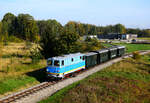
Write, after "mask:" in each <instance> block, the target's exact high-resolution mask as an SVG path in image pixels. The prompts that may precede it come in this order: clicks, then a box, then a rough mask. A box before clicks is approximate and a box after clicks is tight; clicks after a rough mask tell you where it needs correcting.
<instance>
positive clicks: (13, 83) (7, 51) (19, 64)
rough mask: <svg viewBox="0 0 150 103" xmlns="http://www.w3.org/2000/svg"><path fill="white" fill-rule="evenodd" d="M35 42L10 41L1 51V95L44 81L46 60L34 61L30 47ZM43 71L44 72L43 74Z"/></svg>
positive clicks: (33, 45)
mask: <svg viewBox="0 0 150 103" xmlns="http://www.w3.org/2000/svg"><path fill="white" fill-rule="evenodd" d="M35 46H36V45H35V44H26V43H9V44H7V45H3V47H2V46H1V51H0V97H1V96H3V95H7V94H9V93H11V92H15V91H18V90H21V89H24V88H27V87H30V86H32V85H35V84H38V83H40V82H42V81H43V80H44V79H45V78H44V72H43V71H42V70H44V69H42V68H44V67H45V66H46V61H45V60H42V59H41V60H40V62H39V63H32V60H31V58H30V57H29V55H30V54H29V53H30V52H29V51H30V48H33V47H35ZM42 73H43V74H42Z"/></svg>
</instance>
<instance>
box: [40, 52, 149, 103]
mask: <svg viewBox="0 0 150 103" xmlns="http://www.w3.org/2000/svg"><path fill="white" fill-rule="evenodd" d="M149 67H150V54H148V55H145V56H142V59H140V60H134V59H132V58H127V59H124V60H123V61H121V62H118V63H116V64H113V65H112V66H110V67H108V68H105V69H104V70H102V71H99V72H97V73H95V74H93V75H91V76H89V77H88V78H86V79H84V80H82V81H79V82H77V83H74V84H72V85H70V86H68V87H66V88H64V89H62V90H60V91H58V92H57V93H56V94H54V95H53V96H51V97H49V98H47V99H45V100H43V101H41V102H39V103H150V86H149V85H150V68H149Z"/></svg>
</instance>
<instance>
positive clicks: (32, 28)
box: [17, 14, 38, 41]
mask: <svg viewBox="0 0 150 103" xmlns="http://www.w3.org/2000/svg"><path fill="white" fill-rule="evenodd" d="M17 25H18V26H17V33H18V36H19V37H20V38H22V39H25V40H29V41H36V37H37V35H38V27H37V24H36V22H35V20H34V18H33V17H32V16H30V15H29V14H19V15H18V17H17Z"/></svg>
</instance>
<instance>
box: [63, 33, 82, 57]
mask: <svg viewBox="0 0 150 103" xmlns="http://www.w3.org/2000/svg"><path fill="white" fill-rule="evenodd" d="M79 37H80V36H79V34H77V33H76V32H72V31H66V30H65V31H64V32H63V34H62V35H60V42H61V43H60V44H61V45H60V46H61V47H60V48H61V53H62V54H67V53H74V52H75V51H76V48H77V40H78V39H79Z"/></svg>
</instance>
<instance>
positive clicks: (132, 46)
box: [102, 43, 150, 53]
mask: <svg viewBox="0 0 150 103" xmlns="http://www.w3.org/2000/svg"><path fill="white" fill-rule="evenodd" d="M102 45H103V46H105V47H111V46H112V45H110V44H104V43H102ZM114 45H122V46H126V52H127V53H131V52H134V51H139V50H150V44H129V43H115V44H114Z"/></svg>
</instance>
